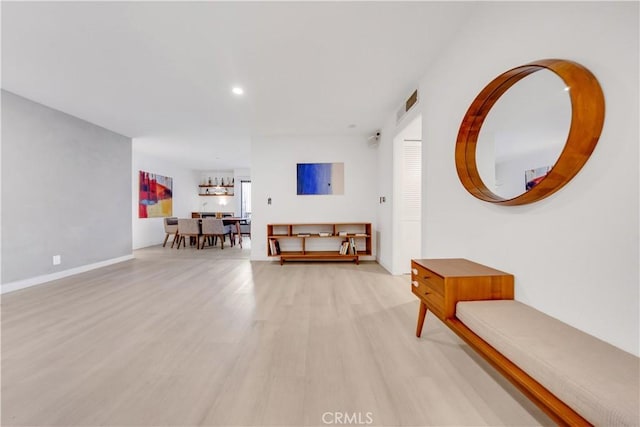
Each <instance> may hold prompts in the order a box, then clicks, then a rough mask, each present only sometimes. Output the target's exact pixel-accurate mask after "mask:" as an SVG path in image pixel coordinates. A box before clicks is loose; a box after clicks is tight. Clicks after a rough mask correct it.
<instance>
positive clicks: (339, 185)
mask: <svg viewBox="0 0 640 427" xmlns="http://www.w3.org/2000/svg"><path fill="white" fill-rule="evenodd" d="M297 169H298V171H297V172H298V179H297V184H298V195H319V194H344V163H298V168H297Z"/></svg>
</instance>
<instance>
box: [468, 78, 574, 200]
mask: <svg viewBox="0 0 640 427" xmlns="http://www.w3.org/2000/svg"><path fill="white" fill-rule="evenodd" d="M570 127H571V97H570V95H569V93H568V88H567V87H565V83H564V82H563V80H562V79H561V78H560V77H559V76H558V75H557V74H555V73H554V72H552V71H549V70H546V69H541V70H540V71H537V72H535V73H532V74H530V75H529V76H527V77H525V78H523V79H522V80H520V81H519V82H518V83H516V84H515V85H513V86H512V87H511V88H509V90H507V91H506V92H505V93H504V94H503V95H502V96H501V97H500V99H499V100H498V101H497V102H496V103H495V105H494V106H493V107H492V108H491V110H490V112H489V113H488V115H487V118H486V119H485V121H484V123H483V124H482V128H481V130H480V134H479V135H478V142H477V146H476V165H477V168H478V172H479V174H480V177H481V178H482V181H483V182H484V184H485V185H486V187H487V188H488V189H489V190H491V191H492V192H493V193H494V194H496V195H498V196H500V197H502V198H504V199H513V198H515V197H517V196H519V195H521V194H523V193H525V192H526V191H528V190H530V189H531V188H533V187H534V186H535V185H536V184H537V183H538V182H540V181H541V180H542V179H544V177H545V176H546V174H547V173H548V171H549V170H550V169H551V168H552V167H553V165H554V164H555V163H556V160H557V159H558V157H559V156H560V153H561V152H562V150H563V148H564V145H565V143H566V141H567V136H568V133H569V129H570Z"/></svg>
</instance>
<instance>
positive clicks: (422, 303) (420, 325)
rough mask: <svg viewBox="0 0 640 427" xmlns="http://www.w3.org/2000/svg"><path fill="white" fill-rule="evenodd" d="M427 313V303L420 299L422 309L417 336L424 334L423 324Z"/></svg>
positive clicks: (419, 315) (419, 313) (419, 314)
mask: <svg viewBox="0 0 640 427" xmlns="http://www.w3.org/2000/svg"><path fill="white" fill-rule="evenodd" d="M426 315H427V304H425V303H424V302H423V301H420V311H419V312H418V325H417V326H416V336H417V337H418V338H420V335H422V325H424V318H425V316H426Z"/></svg>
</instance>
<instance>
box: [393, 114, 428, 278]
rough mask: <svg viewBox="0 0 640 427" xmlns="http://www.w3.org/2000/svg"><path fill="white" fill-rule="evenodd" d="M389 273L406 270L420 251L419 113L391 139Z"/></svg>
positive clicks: (401, 272) (418, 256)
mask: <svg viewBox="0 0 640 427" xmlns="http://www.w3.org/2000/svg"><path fill="white" fill-rule="evenodd" d="M393 194H394V197H393V209H392V224H393V225H392V233H393V242H392V247H393V252H392V253H393V257H392V273H393V274H407V273H409V272H410V271H411V259H412V258H420V257H421V254H422V116H418V117H416V118H415V119H413V120H412V121H411V122H410V123H409V124H408V125H407V126H406V127H405V128H404V129H402V130H401V131H400V132H399V133H398V135H396V137H395V138H394V140H393Z"/></svg>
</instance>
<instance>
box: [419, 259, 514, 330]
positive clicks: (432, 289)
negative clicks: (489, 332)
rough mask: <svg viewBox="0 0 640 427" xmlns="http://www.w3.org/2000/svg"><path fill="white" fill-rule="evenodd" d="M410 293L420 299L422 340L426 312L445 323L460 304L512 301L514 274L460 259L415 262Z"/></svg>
mask: <svg viewBox="0 0 640 427" xmlns="http://www.w3.org/2000/svg"><path fill="white" fill-rule="evenodd" d="M411 291H412V292H413V293H414V294H415V295H416V296H417V297H418V298H419V299H420V311H419V313H418V325H417V327H416V336H418V337H419V336H420V335H421V333H422V325H423V324H424V318H425V316H426V314H427V310H428V311H431V312H432V313H433V314H435V315H436V317H438V318H439V319H440V320H442V321H443V322H445V321H446V319H449V318H453V317H455V314H456V303H457V302H458V301H478V300H495V299H513V275H512V274H509V273H505V272H503V271H500V270H495V269H493V268H491V267H487V266H484V265H482V264H477V263H475V262H472V261H469V260H466V259H461V258H450V259H414V260H411Z"/></svg>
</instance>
